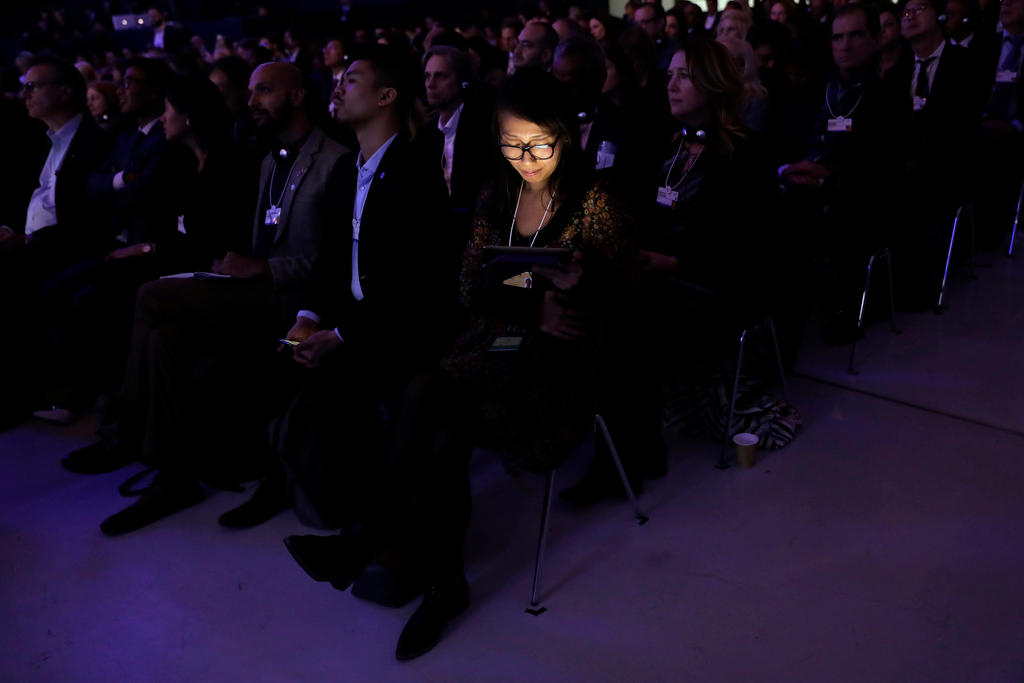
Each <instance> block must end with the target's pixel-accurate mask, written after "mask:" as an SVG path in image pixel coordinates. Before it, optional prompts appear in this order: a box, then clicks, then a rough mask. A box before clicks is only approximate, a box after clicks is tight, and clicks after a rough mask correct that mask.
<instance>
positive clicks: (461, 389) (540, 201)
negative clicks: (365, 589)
mask: <svg viewBox="0 0 1024 683" xmlns="http://www.w3.org/2000/svg"><path fill="white" fill-rule="evenodd" d="M562 95H563V93H562V90H561V87H560V86H559V84H558V82H557V81H556V80H555V79H554V77H552V76H551V75H550V74H548V73H546V72H542V71H539V70H529V69H528V70H522V71H519V72H517V73H516V74H515V75H514V76H512V77H510V78H509V79H508V80H506V81H505V82H504V83H503V84H502V86H501V88H500V89H499V93H498V98H497V102H496V117H495V121H496V128H497V130H496V132H497V138H498V139H497V140H496V141H495V142H496V145H495V146H496V148H497V149H499V150H500V152H501V154H502V156H503V157H504V161H503V162H502V169H501V172H500V173H499V175H498V177H497V178H496V179H495V180H494V182H493V183H492V184H491V185H490V187H489V188H488V189H486V190H484V192H483V193H482V196H481V199H480V202H479V205H478V211H477V214H476V217H475V223H474V230H473V234H472V238H471V241H470V244H469V245H468V247H467V249H466V252H465V255H464V262H463V272H462V278H461V298H462V302H463V304H464V306H465V314H466V320H465V323H464V326H463V332H462V334H461V335H459V336H458V339H457V341H456V342H455V344H454V346H453V348H452V350H451V351H450V353H449V354H448V355H447V357H446V358H445V359H444V361H443V362H442V367H441V368H439V369H438V370H437V371H435V372H433V373H430V374H427V375H421V376H420V377H418V378H416V379H414V380H413V381H412V383H411V384H410V386H409V388H408V389H407V391H406V395H405V398H404V400H403V405H402V406H400V408H399V409H398V411H397V413H396V419H395V423H394V424H395V427H394V448H393V451H392V453H391V456H390V459H389V461H388V466H387V467H386V470H387V475H386V476H385V477H384V478H383V479H382V482H381V485H382V487H383V490H382V491H381V492H380V493H379V494H378V495H377V496H375V497H374V500H375V501H376V504H375V507H374V509H373V511H372V512H371V514H370V523H368V524H367V525H366V527H365V529H364V531H363V532H361V533H360V534H357V535H355V536H351V537H349V538H348V539H347V540H346V544H347V549H346V553H347V555H348V556H349V557H356V558H358V557H360V556H361V557H364V558H365V557H368V556H371V555H372V548H374V547H379V546H380V545H381V544H382V543H385V542H386V540H387V539H395V538H400V539H401V538H405V539H410V538H411V539H416V545H415V549H414V550H413V551H412V552H413V553H414V554H415V557H414V558H413V559H412V561H411V562H409V563H408V564H411V565H413V566H416V567H418V568H419V569H420V571H421V572H422V574H423V579H425V583H426V584H427V585H428V586H429V587H428V589H427V596H426V598H425V600H424V601H423V603H422V605H421V606H420V608H419V609H418V610H417V611H416V612H415V613H414V614H413V616H412V618H411V619H410V620H409V622H408V624H407V625H406V627H405V629H404V630H403V632H402V635H401V637H400V639H399V643H398V648H397V652H396V654H397V656H398V658H399V659H411V658H413V657H417V656H419V655H421V654H423V653H424V652H426V651H428V650H429V649H431V648H432V647H434V645H435V644H436V643H437V642H438V640H439V639H440V637H441V634H442V631H443V629H444V628H445V626H446V625H447V624H448V622H450V621H451V620H452V619H454V618H455V617H456V616H457V615H458V614H459V613H461V612H462V611H463V610H465V608H466V607H467V605H468V604H469V588H468V585H467V583H466V579H465V575H464V572H463V542H464V537H465V532H466V528H467V525H468V522H469V514H470V490H469V473H468V461H469V456H470V453H471V450H472V447H473V446H474V445H479V446H483V447H486V448H489V449H493V450H496V451H498V452H499V453H500V454H502V456H503V458H504V461H505V463H506V466H507V468H508V469H509V470H512V471H520V470H528V471H533V472H547V471H550V470H551V469H553V468H555V467H557V466H558V465H560V464H561V463H562V462H563V461H564V460H566V459H567V458H568V457H569V456H570V455H571V454H572V452H573V451H574V450H575V449H576V448H577V447H578V446H579V445H581V444H582V443H583V441H584V440H585V438H586V436H587V434H588V433H589V431H590V428H591V426H592V424H593V418H594V412H595V407H596V406H595V397H596V395H597V390H598V388H599V386H600V381H599V380H600V378H599V375H600V372H601V364H602V353H601V352H602V346H603V340H604V338H605V326H606V325H607V324H608V322H609V317H610V316H611V315H612V313H613V312H614V311H615V310H616V309H617V308H618V307H619V306H621V304H622V302H623V300H624V299H625V295H626V294H627V292H629V291H630V284H629V283H630V281H631V279H630V277H629V271H630V268H631V267H632V265H633V264H634V263H635V254H634V251H633V248H632V243H631V239H630V235H629V232H628V227H629V226H628V225H627V220H626V216H625V214H624V213H623V210H622V209H621V208H620V204H619V202H618V200H617V199H616V198H615V196H614V194H613V193H612V192H611V190H610V189H609V188H608V186H607V185H606V184H605V183H604V182H603V181H595V180H592V179H591V177H590V175H589V174H588V173H587V170H586V166H585V164H584V163H583V162H582V155H581V151H580V143H579V131H578V125H577V121H576V118H575V117H574V116H573V113H572V112H571V111H570V110H569V108H568V107H567V106H566V105H565V98H564V97H563V96H562ZM510 246H511V247H533V248H534V249H539V248H557V249H561V250H565V251H564V252H563V253H566V254H569V255H571V257H570V258H569V259H567V260H566V262H565V264H564V265H563V266H561V267H556V266H548V267H542V266H540V265H532V264H531V263H529V262H526V263H523V264H522V269H521V272H518V273H513V274H511V275H509V274H508V273H503V274H502V275H501V276H500V277H498V278H492V277H489V275H488V271H489V269H491V268H493V267H494V266H490V265H486V264H487V262H488V261H487V258H488V254H487V252H486V248H487V247H510ZM413 499H415V504H414V505H412V504H410V503H409V501H411V500H413Z"/></svg>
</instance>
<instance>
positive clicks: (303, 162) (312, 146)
mask: <svg viewBox="0 0 1024 683" xmlns="http://www.w3.org/2000/svg"><path fill="white" fill-rule="evenodd" d="M322 142H323V134H322V133H320V132H319V131H316V130H314V131H313V132H312V133H310V135H309V139H308V140H307V141H306V144H304V145H303V146H302V149H301V150H300V151H299V156H298V157H296V159H295V167H294V168H292V171H291V176H290V177H289V178H288V179H287V181H286V183H285V188H284V199H283V200H282V201H281V214H282V215H283V216H284V220H283V221H281V222H280V223H279V224H278V226H277V232H275V233H274V244H275V245H276V244H277V243H278V242H279V241H280V240H281V239H282V238H283V237H284V232H285V229H286V228H287V227H288V222H289V221H290V220H291V215H292V204H293V203H294V202H295V195H296V194H297V193H298V191H299V187H300V186H301V185H302V181H303V180H305V178H306V176H307V175H309V168H310V167H311V166H312V165H313V162H314V160H315V159H316V155H317V153H319V151H320V145H321V143H322ZM261 206H262V205H261Z"/></svg>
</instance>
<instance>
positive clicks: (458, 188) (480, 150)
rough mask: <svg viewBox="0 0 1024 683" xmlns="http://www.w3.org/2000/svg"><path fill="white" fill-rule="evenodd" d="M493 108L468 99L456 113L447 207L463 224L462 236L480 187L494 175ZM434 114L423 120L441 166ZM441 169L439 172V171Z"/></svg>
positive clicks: (441, 139) (440, 142)
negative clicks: (450, 183)
mask: <svg viewBox="0 0 1024 683" xmlns="http://www.w3.org/2000/svg"><path fill="white" fill-rule="evenodd" d="M492 116H493V110H492V109H491V107H490V106H488V104H486V103H484V102H477V101H468V102H466V105H465V107H463V109H462V114H461V115H460V116H459V125H458V127H457V128H456V129H455V163H454V165H453V166H452V192H451V207H452V211H453V212H454V213H455V214H456V216H457V217H459V219H461V222H462V223H463V224H464V225H463V227H464V228H465V229H466V231H467V232H466V235H465V238H466V239H469V232H468V229H469V223H470V221H471V220H472V215H473V212H474V211H475V210H476V203H477V199H478V198H479V196H480V188H481V187H482V186H483V184H484V182H486V181H487V180H489V179H490V178H492V177H493V176H494V173H495V171H496V164H497V162H498V160H499V158H498V151H497V144H498V143H497V141H496V140H495V139H494V134H493V132H492V130H491V117H492ZM437 121H438V117H437V116H434V117H433V118H431V119H430V121H429V123H428V124H427V130H429V131H430V138H431V144H432V146H433V154H434V156H435V158H436V159H437V163H438V168H440V167H441V164H440V160H441V154H442V152H443V151H444V134H443V133H442V132H441V131H440V130H439V129H438V127H437ZM442 173H443V172H442Z"/></svg>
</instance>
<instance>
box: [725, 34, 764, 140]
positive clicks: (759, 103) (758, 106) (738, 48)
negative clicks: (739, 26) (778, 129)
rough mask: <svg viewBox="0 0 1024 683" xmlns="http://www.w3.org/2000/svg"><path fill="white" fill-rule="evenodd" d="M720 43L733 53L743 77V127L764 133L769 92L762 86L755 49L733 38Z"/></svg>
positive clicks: (727, 37)
mask: <svg viewBox="0 0 1024 683" xmlns="http://www.w3.org/2000/svg"><path fill="white" fill-rule="evenodd" d="M718 42H719V43H721V44H722V45H724V46H725V47H726V48H727V49H728V50H729V52H730V53H732V56H733V58H735V59H736V64H737V66H738V67H739V69H740V72H741V73H742V76H743V115H742V118H743V125H744V126H745V127H746V128H748V129H749V130H751V131H752V132H754V133H763V132H764V129H765V125H766V118H767V116H768V91H767V90H766V89H765V87H764V86H763V85H761V78H760V76H759V75H758V63H757V55H755V54H754V48H753V47H751V46H750V43H748V42H747V41H745V40H737V39H736V38H733V37H732V36H723V37H721V38H719V39H718Z"/></svg>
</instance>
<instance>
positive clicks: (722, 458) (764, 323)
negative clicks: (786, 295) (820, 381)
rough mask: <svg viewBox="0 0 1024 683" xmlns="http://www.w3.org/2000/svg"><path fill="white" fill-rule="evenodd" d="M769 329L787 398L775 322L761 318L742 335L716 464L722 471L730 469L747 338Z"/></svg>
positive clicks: (769, 317) (783, 390) (768, 316)
mask: <svg viewBox="0 0 1024 683" xmlns="http://www.w3.org/2000/svg"><path fill="white" fill-rule="evenodd" d="M764 327H767V328H768V331H769V333H770V334H771V338H772V348H773V349H774V350H775V363H776V365H777V367H778V370H779V383H780V384H782V396H783V398H786V372H785V370H784V369H783V367H782V353H781V352H780V351H779V340H778V337H776V336H775V321H774V320H772V317H771V316H770V315H766V316H764V317H763V318H761V319H760V320H759V321H758V322H757V323H756V324H755V325H754V326H753V327H748V328H746V329H744V330H743V332H741V333H740V350H739V354H738V355H737V358H736V376H735V377H734V378H733V382H732V396H731V397H730V399H729V418H728V420H727V421H726V423H725V430H724V431H725V436H724V438H723V440H722V448H721V450H720V451H719V452H718V462H717V463H716V464H715V467H717V468H718V469H720V470H724V469H728V468H729V463H728V461H727V460H726V453H727V452H728V450H729V440H730V439H731V438H732V437H733V433H732V421H733V418H734V417H735V415H736V397H737V394H738V393H739V390H740V373H741V372H742V371H743V355H744V353H745V352H746V348H747V338H748V337H749V336H750V334H751V333H752V332H757V331H758V330H761V329H762V328H764Z"/></svg>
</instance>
